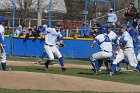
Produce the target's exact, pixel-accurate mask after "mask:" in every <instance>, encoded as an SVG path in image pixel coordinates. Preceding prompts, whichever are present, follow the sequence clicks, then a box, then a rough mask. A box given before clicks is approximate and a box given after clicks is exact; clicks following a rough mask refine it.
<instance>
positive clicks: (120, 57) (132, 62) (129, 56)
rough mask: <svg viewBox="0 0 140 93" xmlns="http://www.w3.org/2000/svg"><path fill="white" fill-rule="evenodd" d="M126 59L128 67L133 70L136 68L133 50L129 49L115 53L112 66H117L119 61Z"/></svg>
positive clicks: (136, 62)
mask: <svg viewBox="0 0 140 93" xmlns="http://www.w3.org/2000/svg"><path fill="white" fill-rule="evenodd" d="M125 57H126V58H127V59H128V61H129V63H130V65H131V66H132V67H134V68H136V66H137V64H138V61H137V59H136V56H135V53H134V49H133V48H131V49H130V48H129V50H122V49H120V51H118V52H117V55H116V58H115V59H114V61H113V64H118V63H119V62H120V61H122V60H123V59H124V58H125Z"/></svg>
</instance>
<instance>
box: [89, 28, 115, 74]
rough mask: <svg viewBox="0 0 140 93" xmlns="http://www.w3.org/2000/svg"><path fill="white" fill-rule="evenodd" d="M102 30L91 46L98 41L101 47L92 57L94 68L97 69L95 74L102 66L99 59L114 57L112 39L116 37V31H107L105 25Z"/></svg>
mask: <svg viewBox="0 0 140 93" xmlns="http://www.w3.org/2000/svg"><path fill="white" fill-rule="evenodd" d="M100 30H101V34H99V35H97V36H96V37H95V38H94V40H93V43H92V45H91V47H94V44H95V43H96V42H98V43H99V45H100V48H101V51H99V52H97V53H94V54H92V55H91V57H90V60H91V64H92V66H93V69H95V70H94V72H95V74H98V71H99V68H100V67H99V60H104V59H108V58H111V57H112V40H113V39H114V36H113V34H114V33H110V34H108V33H106V32H107V31H106V28H105V27H103V26H101V27H100Z"/></svg>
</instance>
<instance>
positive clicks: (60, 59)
mask: <svg viewBox="0 0 140 93" xmlns="http://www.w3.org/2000/svg"><path fill="white" fill-rule="evenodd" d="M58 60H59V62H60V65H61V68H64V61H63V58H62V57H60V58H59V59H58Z"/></svg>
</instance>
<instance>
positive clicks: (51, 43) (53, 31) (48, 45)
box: [41, 22, 67, 71]
mask: <svg viewBox="0 0 140 93" xmlns="http://www.w3.org/2000/svg"><path fill="white" fill-rule="evenodd" d="M60 26H61V23H60V22H56V23H55V27H54V28H46V29H45V32H44V35H43V34H41V37H43V38H45V45H44V49H45V52H46V53H47V54H48V57H49V59H48V60H47V62H45V68H46V70H48V65H49V63H50V62H52V61H53V60H54V55H53V54H55V55H56V56H57V57H58V60H59V62H60V65H61V69H62V71H65V70H67V68H65V67H64V61H63V58H62V54H61V53H60V51H59V50H58V48H57V39H58V38H61V37H62V35H61V34H60ZM59 44H62V41H60V43H59ZM62 45H63V44H62Z"/></svg>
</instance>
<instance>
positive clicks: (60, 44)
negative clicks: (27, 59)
mask: <svg viewBox="0 0 140 93" xmlns="http://www.w3.org/2000/svg"><path fill="white" fill-rule="evenodd" d="M46 28H47V25H46V24H44V25H43V27H42V29H41V33H42V34H44V32H45V29H46ZM60 33H61V32H60ZM61 35H62V33H61ZM62 36H63V35H62ZM62 38H63V37H62ZM62 38H60V37H58V38H57V42H56V47H57V48H58V49H59V48H60V47H64V44H63V42H62ZM46 55H47V54H46V52H45V51H43V53H42V55H41V56H40V57H39V58H40V59H39V60H38V63H40V64H44V63H42V61H43V58H45V56H46Z"/></svg>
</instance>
